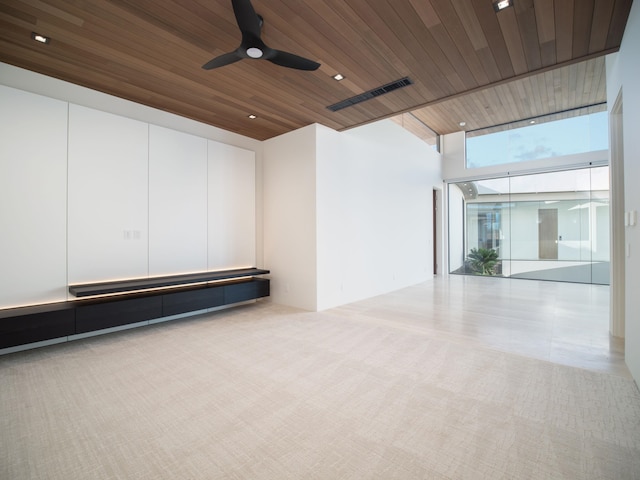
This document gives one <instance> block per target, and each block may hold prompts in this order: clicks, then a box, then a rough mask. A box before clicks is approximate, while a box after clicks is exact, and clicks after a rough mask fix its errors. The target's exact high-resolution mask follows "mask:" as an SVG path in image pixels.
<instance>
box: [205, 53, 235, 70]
mask: <svg viewBox="0 0 640 480" xmlns="http://www.w3.org/2000/svg"><path fill="white" fill-rule="evenodd" d="M238 60H242V57H240V56H238V54H237V53H236V52H230V53H225V54H224V55H220V56H219V57H216V58H214V59H213V60H210V61H208V62H207V63H205V64H204V65H203V66H202V68H204V69H205V70H211V69H213V68H218V67H224V66H225V65H229V64H231V63H235V62H237V61H238Z"/></svg>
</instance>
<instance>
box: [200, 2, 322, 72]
mask: <svg viewBox="0 0 640 480" xmlns="http://www.w3.org/2000/svg"><path fill="white" fill-rule="evenodd" d="M231 3H232V5H233V13H234V14H235V16H236V22H237V23H238V27H239V28H240V31H241V32H242V42H241V43H240V46H239V47H238V48H236V49H235V50H234V51H233V52H229V53H225V54H223V55H220V56H219V57H216V58H214V59H213V60H211V61H209V62H207V63H205V64H204V65H203V66H202V68H204V69H205V70H211V69H214V68H218V67H223V66H225V65H229V64H231V63H235V62H237V61H239V60H242V59H244V58H253V59H256V60H258V59H260V60H269V61H270V62H272V63H275V64H276V65H280V66H282V67H289V68H295V69H298V70H317V69H318V67H320V64H319V63H318V62H314V61H313V60H309V59H307V58H303V57H299V56H298V55H294V54H293V53H288V52H283V51H281V50H275V49H273V48H269V47H268V46H267V45H265V43H264V42H263V41H262V39H261V38H260V32H261V30H262V23H263V19H262V17H261V16H260V15H258V14H257V13H256V11H255V10H254V9H253V5H251V0H231Z"/></svg>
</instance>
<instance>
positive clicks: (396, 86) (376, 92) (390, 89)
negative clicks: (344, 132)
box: [327, 77, 413, 112]
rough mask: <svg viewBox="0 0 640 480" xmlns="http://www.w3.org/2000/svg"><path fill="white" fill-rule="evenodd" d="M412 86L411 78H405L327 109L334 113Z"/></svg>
mask: <svg viewBox="0 0 640 480" xmlns="http://www.w3.org/2000/svg"><path fill="white" fill-rule="evenodd" d="M411 84H413V82H412V81H411V79H410V78H409V77H404V78H401V79H400V80H396V81H395V82H391V83H387V84H386V85H383V86H381V87H378V88H374V89H373V90H369V91H368V92H364V93H361V94H360V95H356V96H355V97H351V98H347V99H346V100H342V101H340V102H338V103H334V104H333V105H329V106H328V107H327V108H328V109H329V110H331V111H332V112H337V111H338V110H342V109H343V108H347V107H350V106H352V105H355V104H357V103H361V102H364V101H366V100H371V99H372V98H375V97H379V96H380V95H384V94H385V93H389V92H393V91H394V90H397V89H399V88H402V87H406V86H407V85H411Z"/></svg>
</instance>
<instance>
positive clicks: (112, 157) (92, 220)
mask: <svg viewBox="0 0 640 480" xmlns="http://www.w3.org/2000/svg"><path fill="white" fill-rule="evenodd" d="M148 132H149V126H148V124H146V123H144V122H139V121H137V120H131V119H129V118H124V117H120V116H118V115H113V114H110V113H104V112H101V111H99V110H94V109H91V108H86V107H81V106H78V105H73V104H71V105H69V152H68V157H69V206H68V215H69V230H68V249H69V284H74V283H88V282H97V281H100V280H104V279H121V278H134V277H140V276H146V275H147V271H148V265H147V247H148V242H147V240H148V232H147V214H148V209H149V202H148V188H147V183H148V182H147V170H148V162H149V148H148V145H149V139H148ZM114 139H117V141H114ZM65 140H66V139H65Z"/></svg>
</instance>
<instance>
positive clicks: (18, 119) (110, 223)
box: [0, 64, 261, 308]
mask: <svg viewBox="0 0 640 480" xmlns="http://www.w3.org/2000/svg"><path fill="white" fill-rule="evenodd" d="M0 78H2V81H3V82H5V81H6V83H18V84H19V83H24V84H25V85H29V86H30V87H33V89H34V90H37V91H39V92H40V93H46V92H47V91H51V92H52V94H55V95H56V96H58V97H61V98H58V99H53V98H49V97H47V96H43V95H41V94H40V93H37V94H36V93H32V92H27V91H23V90H20V89H16V88H10V87H7V86H3V85H0V103H1V104H2V107H3V108H2V109H0V122H2V131H1V132H0V135H2V137H1V142H0V174H1V176H0V182H1V183H0V223H1V224H2V226H3V235H2V236H0V242H1V243H0V268H1V271H2V275H0V282H2V283H1V284H0V287H1V288H0V308H8V307H13V306H21V305H31V304H38V303H46V302H53V301H62V300H65V299H68V298H70V296H69V295H68V294H67V289H68V285H69V284H74V283H83V282H92V281H105V280H115V279H122V278H131V277H144V276H148V275H150V276H152V275H160V274H169V273H182V272H189V271H205V270H208V269H225V268H237V267H241V266H261V264H259V263H258V262H259V261H260V260H256V259H257V258H258V257H259V256H260V257H261V249H259V248H257V243H256V242H257V237H258V235H261V232H260V231H259V227H261V214H260V213H256V212H257V211H258V209H257V208H256V206H257V205H256V191H258V192H261V186H260V185H256V170H257V169H258V168H259V167H258V166H257V165H256V163H257V162H256V155H257V151H260V152H261V143H260V142H256V141H253V140H251V139H243V138H242V137H240V136H237V135H234V134H228V135H227V134H224V133H221V132H223V131H218V130H219V129H214V130H215V131H214V130H212V129H213V127H208V126H204V125H202V124H197V122H192V121H186V119H181V118H180V117H177V116H175V115H173V116H172V115H170V114H165V113H164V112H159V111H156V110H153V109H150V108H148V107H143V106H141V105H136V104H133V103H131V102H126V101H123V100H121V99H116V98H115V97H109V96H105V95H103V94H100V93H99V92H92V91H90V90H87V89H83V88H82V87H77V86H75V85H71V84H67V83H65V82H60V81H58V80H55V79H51V78H48V77H45V76H42V75H38V74H34V73H31V72H26V71H24V70H21V69H16V68H14V67H10V66H7V65H4V64H0ZM65 97H68V98H81V99H82V100H83V101H85V102H86V103H89V104H92V103H93V104H95V105H100V106H108V107H110V108H109V109H108V110H110V111H109V112H107V111H102V110H100V109H96V108H91V106H86V105H82V106H81V105H77V104H74V103H71V102H69V101H65ZM5 107H6V108H5ZM116 111H124V112H126V113H128V114H135V115H132V116H135V117H137V118H131V117H129V116H125V115H121V114H117V113H114V112H116ZM156 117H157V118H160V119H162V120H163V121H164V123H166V124H168V125H171V124H175V126H177V127H179V129H176V128H169V127H166V126H162V127H161V126H158V125H155V124H150V123H148V122H146V121H144V120H142V119H144V118H151V119H155V118H156ZM185 130H186V131H185ZM194 132H195V133H194ZM206 133H211V134H212V135H211V137H215V138H223V139H227V140H229V141H233V142H235V143H237V144H241V145H244V146H247V147H248V148H240V147H239V146H236V145H231V144H229V143H227V144H223V143H221V142H219V141H216V140H212V139H211V138H206V137H203V136H201V135H199V134H206ZM253 147H256V148H255V150H254V149H252V148H253ZM238 217H240V218H238ZM258 252H260V253H259V254H258ZM5 283H6V284H5ZM71 298H72V297H71Z"/></svg>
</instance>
